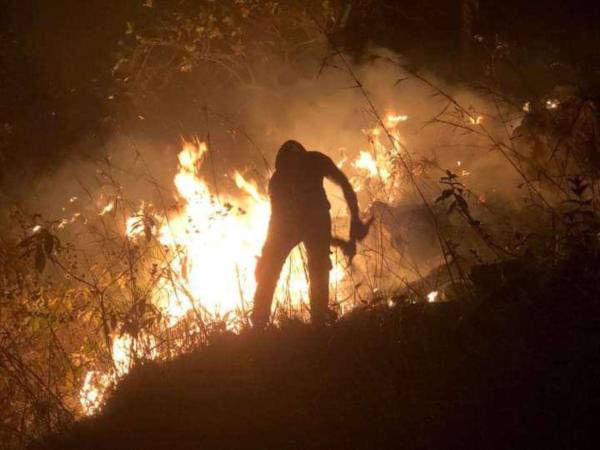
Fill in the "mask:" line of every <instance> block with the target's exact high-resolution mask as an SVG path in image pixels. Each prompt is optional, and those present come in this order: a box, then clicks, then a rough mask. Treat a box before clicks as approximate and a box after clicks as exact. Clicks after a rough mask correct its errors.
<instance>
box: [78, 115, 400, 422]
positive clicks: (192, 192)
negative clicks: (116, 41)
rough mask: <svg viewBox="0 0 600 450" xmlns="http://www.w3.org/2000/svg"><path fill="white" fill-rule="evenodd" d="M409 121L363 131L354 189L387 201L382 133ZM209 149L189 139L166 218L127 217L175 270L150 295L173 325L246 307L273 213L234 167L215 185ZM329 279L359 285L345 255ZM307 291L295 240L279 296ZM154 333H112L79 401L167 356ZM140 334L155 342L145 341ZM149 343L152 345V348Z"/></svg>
mask: <svg viewBox="0 0 600 450" xmlns="http://www.w3.org/2000/svg"><path fill="white" fill-rule="evenodd" d="M406 120H407V116H404V115H393V114H389V115H388V116H386V118H385V121H384V123H383V124H382V125H385V128H383V126H377V127H375V128H373V129H370V130H366V131H365V134H366V135H367V137H368V139H369V142H370V143H371V149H370V151H365V150H363V151H361V152H360V153H359V156H358V158H356V159H355V160H354V162H352V163H351V166H352V167H354V169H355V170H356V171H357V172H358V173H359V175H360V178H359V177H357V178H355V179H353V180H352V181H353V184H354V186H355V188H356V189H357V190H361V189H362V187H363V185H365V184H377V185H378V188H377V189H378V190H377V193H376V196H378V195H380V194H379V193H380V192H385V191H387V197H386V200H391V198H390V195H389V191H391V190H392V189H391V188H393V187H397V184H398V182H399V180H398V178H397V176H396V175H395V174H396V173H397V172H398V171H397V170H396V169H395V164H396V161H395V159H396V157H397V155H398V151H399V150H398V148H399V147H400V146H398V145H389V144H388V145H387V146H386V145H385V144H384V138H385V137H386V134H388V135H389V137H391V138H392V139H395V140H398V141H400V139H401V136H400V133H399V130H398V125H399V124H400V123H402V122H404V121H406ZM208 152H209V149H208V147H207V146H206V144H205V143H203V142H200V141H198V140H195V141H190V142H184V145H183V149H182V150H181V152H180V153H179V155H178V162H179V167H178V171H177V174H176V175H175V177H174V180H173V181H174V185H175V188H176V194H177V198H178V204H179V208H178V209H177V210H176V211H174V212H172V213H169V214H167V215H166V216H165V217H157V216H156V215H152V216H151V217H150V216H149V214H148V211H145V207H144V205H142V207H141V208H140V211H138V213H136V214H135V215H133V216H131V217H129V218H128V219H127V220H126V224H125V234H126V235H127V237H128V239H131V240H133V241H135V240H139V239H142V238H144V237H145V238H146V239H149V238H150V237H151V236H155V237H156V238H157V240H158V241H159V243H160V244H161V246H162V247H163V248H166V249H167V250H168V254H169V260H168V262H167V263H165V265H166V266H168V267H167V269H168V270H169V273H170V274H171V276H170V277H168V280H167V279H165V280H161V281H160V284H159V285H158V286H156V287H155V288H154V290H153V293H152V299H151V301H152V303H153V304H154V306H155V307H157V308H158V309H159V310H160V311H161V312H162V313H163V316H164V317H166V324H167V327H168V328H172V327H175V326H176V325H177V324H178V323H180V321H181V320H182V319H184V318H185V317H186V316H188V315H189V314H190V313H191V312H193V313H194V314H200V315H201V316H202V317H219V316H220V317H223V316H224V315H225V314H233V315H234V316H236V315H238V313H239V312H241V311H244V310H246V311H247V309H249V307H250V306H251V300H252V296H253V294H254V291H255V289H256V282H255V279H254V270H255V267H256V262H257V257H258V256H259V255H260V253H261V248H262V245H263V243H264V241H265V238H266V234H267V228H268V223H269V217H270V214H271V210H270V202H269V199H268V197H267V196H266V195H265V194H263V193H262V192H261V190H260V189H259V188H258V186H257V185H256V184H255V183H253V182H251V181H248V180H247V179H246V178H244V176H243V175H242V174H241V173H239V172H235V173H234V174H233V180H234V181H235V186H236V187H237V191H235V192H227V193H217V192H216V190H215V191H213V189H211V187H210V186H209V184H207V182H206V181H205V180H204V179H203V178H202V176H201V175H200V172H201V168H202V164H203V162H204V159H205V157H206V155H207V154H208ZM345 160H346V156H345V155H344V159H343V161H341V162H338V164H339V165H342V164H343V162H344V161H345ZM357 180H358V181H357ZM232 189H233V190H235V188H232ZM370 191H371V189H370ZM371 193H372V192H371ZM373 199H374V198H371V199H370V200H373ZM113 208H114V203H109V204H108V205H107V206H105V207H104V209H103V210H102V211H101V215H104V214H106V213H108V212H110V211H111V210H112V209H113ZM330 280H331V284H332V287H333V288H334V289H332V291H334V292H336V293H337V294H338V295H339V296H341V297H344V296H347V295H346V294H348V293H349V292H350V289H352V288H353V286H354V283H353V282H352V281H349V282H348V283H347V285H346V284H344V281H345V280H346V271H345V269H344V267H343V266H342V263H341V260H337V259H336V260H335V261H334V264H333V269H332V272H331V276H330ZM345 290H347V291H348V292H344V291H345ZM307 295H308V280H307V277H306V270H305V267H304V257H303V252H302V248H301V247H298V248H296V249H294V251H293V252H292V253H291V254H290V257H289V258H288V261H287V263H286V266H285V267H284V269H283V273H282V276H281V279H280V281H279V285H278V287H277V290H276V293H275V303H277V302H279V303H284V302H285V303H286V304H287V305H290V306H291V307H292V308H294V309H296V310H300V309H301V308H300V307H301V305H302V303H303V301H305V299H306V297H307ZM246 306H248V308H247V309H246ZM153 339H154V338H153V336H149V335H144V334H143V333H142V335H141V336H137V338H136V340H134V339H133V338H132V337H130V336H129V335H127V334H122V335H115V336H113V337H112V348H111V353H112V360H113V368H112V369H110V370H108V371H105V372H101V371H97V370H91V371H89V372H88V373H87V374H86V376H85V379H84V383H83V387H82V388H81V390H80V393H79V400H80V403H81V406H82V408H83V411H84V412H85V413H86V414H88V415H89V414H94V413H96V412H97V411H99V409H100V408H101V406H102V404H103V402H104V398H105V394H106V391H107V389H108V388H109V387H110V386H111V385H112V384H114V382H115V381H117V380H118V379H119V378H120V377H122V376H123V375H125V374H126V373H127V372H128V371H129V370H130V367H131V366H132V361H133V360H135V359H136V358H141V357H145V358H152V359H160V358H163V357H167V356H168V355H163V354H161V352H160V351H159V350H158V349H157V346H156V345H154V343H153ZM140 341H146V342H150V344H152V345H150V346H148V345H146V346H144V348H142V345H140V344H139V342H140ZM148 348H152V351H150V352H148V351H147V349H148ZM144 350H146V351H144ZM171 351H172V349H171Z"/></svg>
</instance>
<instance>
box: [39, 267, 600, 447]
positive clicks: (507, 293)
mask: <svg viewBox="0 0 600 450" xmlns="http://www.w3.org/2000/svg"><path fill="white" fill-rule="evenodd" d="M484 269H486V268H484ZM497 269H498V268H494V267H491V268H490V267H488V268H487V269H486V270H487V273H488V275H489V274H493V273H496V275H497ZM511 271H512V272H511V273H512V278H510V277H509V278H508V279H507V278H506V277H502V279H504V280H505V282H508V283H513V284H512V285H511V286H501V285H500V284H496V285H495V286H494V288H493V289H490V290H489V291H488V292H487V294H482V295H480V296H478V298H476V299H474V300H471V301H468V302H460V301H454V302H441V303H433V304H424V303H421V304H410V303H409V304H407V303H404V302H402V301H400V300H398V301H396V303H395V305H394V306H392V307H388V306H382V305H379V306H377V305H375V306H372V307H369V308H365V309H363V310H360V311H355V312H353V313H351V314H349V315H347V316H345V317H343V318H342V319H341V320H339V321H338V322H337V323H335V324H334V325H333V326H331V327H329V328H327V329H324V330H315V329H313V328H311V327H310V326H308V325H305V324H301V323H298V322H294V321H290V322H287V323H283V324H281V325H280V326H279V327H278V328H276V329H271V330H269V331H267V332H265V333H262V334H253V333H242V334H241V335H234V334H228V333H225V334H221V335H219V336H215V337H214V339H213V340H212V342H211V343H210V344H209V345H207V346H206V347H205V348H201V349H198V350H196V351H195V352H193V353H191V354H188V355H185V356H182V357H180V358H179V359H177V360H175V361H171V362H168V363H161V364H159V363H148V364H146V365H144V366H142V367H138V368H137V369H135V370H133V371H132V373H131V374H130V375H129V376H128V377H127V378H126V379H125V380H124V381H123V382H122V383H121V384H120V385H119V386H118V388H117V390H116V392H115V393H114V394H113V395H112V397H111V399H110V400H109V402H108V404H107V405H106V407H105V409H104V410H103V412H102V414H101V415H99V416H98V417H94V418H91V419H87V420H84V421H81V422H79V423H77V424H76V425H75V426H74V427H73V428H72V429H71V430H70V431H69V432H68V433H65V434H63V435H61V436H55V437H53V438H51V439H49V440H47V441H46V442H45V443H44V444H39V445H38V446H36V447H35V448H36V449H44V450H50V449H56V450H58V449H61V450H67V449H144V450H154V449H169V450H174V449H188V448H203V449H287V448H290V449H292V448H294V449H295V448H297V449H308V448H310V449H313V448H314V449H317V448H321V449H338V448H339V449H342V448H344V449H347V448H354V449H358V448H408V449H429V448H431V449H440V448H581V447H583V446H584V443H585V442H586V438H587V437H588V433H591V431H592V427H593V424H594V421H595V419H594V416H595V413H594V412H595V411H596V410H597V407H598V399H599V398H600V397H599V396H598V386H597V379H598V376H599V375H600V361H599V354H598V348H600V347H599V344H600V328H599V327H598V323H599V322H598V317H599V315H598V312H599V307H598V302H597V300H596V299H597V298H598V293H599V288H598V285H597V283H595V279H596V273H595V271H594V270H592V271H589V270H587V271H586V270H582V267H581V266H580V267H579V268H577V266H576V265H574V264H563V265H561V266H560V267H557V269H556V270H555V271H554V272H552V273H551V274H545V275H544V274H542V273H528V272H526V271H524V269H523V268H520V269H519V268H515V267H514V266H511ZM484 272H485V270H484ZM480 273H481V270H480ZM492 276H493V275H492ZM515 277H516V278H515ZM474 279H475V280H477V277H474ZM500 280H501V278H500V277H497V282H498V283H500ZM506 280H508V281H506ZM525 280H528V282H526V281H525ZM487 281H488V282H489V281H490V277H489V276H488V278H487ZM517 283H518V285H517ZM509 287H510V289H508V288H509Z"/></svg>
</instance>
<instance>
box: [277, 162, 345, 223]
mask: <svg viewBox="0 0 600 450" xmlns="http://www.w3.org/2000/svg"><path fill="white" fill-rule="evenodd" d="M331 164H333V163H332V162H331V159H329V157H327V156H326V155H324V154H323V153H320V152H305V153H303V154H302V155H301V157H300V158H298V160H297V161H296V164H294V165H293V166H292V167H285V168H280V169H277V170H276V171H275V173H274V174H273V176H272V178H271V181H270V182H269V195H270V196H271V208H272V214H273V215H274V216H282V217H285V218H290V219H291V218H293V219H302V218H303V217H305V216H306V214H308V213H313V212H321V211H323V212H327V211H329V208H330V204H329V202H328V200H327V195H326V194H325V189H324V188H323V179H324V178H325V177H327V176H329V175H330V174H329V172H330V166H331Z"/></svg>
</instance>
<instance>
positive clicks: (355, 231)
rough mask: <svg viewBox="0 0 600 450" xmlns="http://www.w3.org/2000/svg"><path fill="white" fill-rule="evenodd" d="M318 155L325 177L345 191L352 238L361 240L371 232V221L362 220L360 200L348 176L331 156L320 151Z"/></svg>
mask: <svg viewBox="0 0 600 450" xmlns="http://www.w3.org/2000/svg"><path fill="white" fill-rule="evenodd" d="M318 155H319V162H320V164H321V167H322V169H323V173H324V174H325V177H326V178H327V179H329V180H331V181H333V182H334V183H335V184H337V185H338V186H339V187H340V188H341V189H342V192H343V193H344V199H345V200H346V204H347V205H348V209H349V210H350V239H351V240H359V241H360V240H362V239H364V237H365V236H366V235H367V233H368V232H369V226H370V222H369V223H368V224H364V223H363V222H362V221H361V220H360V215H359V212H358V200H357V198H356V193H355V192H354V188H353V187H352V185H351V184H350V181H349V180H348V177H346V175H345V174H344V172H342V171H341V170H340V169H339V168H338V167H337V166H336V165H335V163H334V162H333V161H332V160H331V158H330V157H329V156H327V155H324V154H323V153H318Z"/></svg>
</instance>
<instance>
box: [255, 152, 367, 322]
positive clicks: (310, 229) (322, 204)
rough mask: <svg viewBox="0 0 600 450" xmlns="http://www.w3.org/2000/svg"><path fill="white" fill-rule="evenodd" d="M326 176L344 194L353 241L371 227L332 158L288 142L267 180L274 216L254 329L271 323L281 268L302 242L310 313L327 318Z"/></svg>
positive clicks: (259, 269) (259, 271) (259, 268)
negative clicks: (360, 211)
mask: <svg viewBox="0 0 600 450" xmlns="http://www.w3.org/2000/svg"><path fill="white" fill-rule="evenodd" d="M325 178H327V179H329V180H331V181H333V182H334V183H335V184H337V185H338V186H340V187H341V188H342V191H343V193H344V198H345V199H346V203H347V204H348V208H349V210H350V216H351V225H350V243H351V245H353V243H354V242H355V241H356V240H361V239H363V238H364V237H365V236H366V234H367V232H368V228H369V225H368V224H364V223H363V222H362V221H361V220H360V217H359V214H358V203H357V200H356V194H355V193H354V189H352V185H351V184H350V182H349V181H348V178H346V176H345V175H344V173H343V172H342V171H341V170H340V169H338V168H337V166H336V165H335V164H334V162H333V161H332V160H331V158H329V157H328V156H326V155H324V154H323V153H320V152H309V151H306V149H305V148H304V147H303V146H302V145H301V144H300V143H299V142H296V141H287V142H286V143H284V144H283V145H282V146H281V148H280V149H279V152H278V153H277V157H276V159H275V173H274V174H273V176H272V177H271V181H270V182H269V196H270V198H271V220H270V222H269V232H268V235H267V240H266V242H265V245H264V247H263V250H262V256H261V257H260V259H259V260H258V263H257V265H256V281H257V287H256V293H255V295H254V310H253V313H252V322H253V325H254V327H256V328H264V326H265V325H266V324H267V322H268V320H269V316H270V312H271V302H272V301H273V293H274V291H275V287H276V286H277V280H278V279H279V274H280V272H281V268H282V267H283V264H284V262H285V260H286V258H287V256H288V254H289V253H290V251H291V250H292V249H293V248H294V247H295V246H296V245H298V244H299V243H301V242H303V243H304V246H305V248H306V253H307V257H308V275H309V281H310V310H311V318H312V321H313V323H316V324H322V323H323V322H324V321H325V316H326V313H327V306H328V301H329V271H330V270H331V267H332V266H331V261H330V259H329V247H330V245H331V243H332V237H331V217H330V215H329V209H330V207H331V206H330V204H329V201H328V200H327V196H326V194H325V189H324V188H323V180H324V179H325ZM336 241H339V240H337V239H336ZM338 245H339V244H338Z"/></svg>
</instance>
